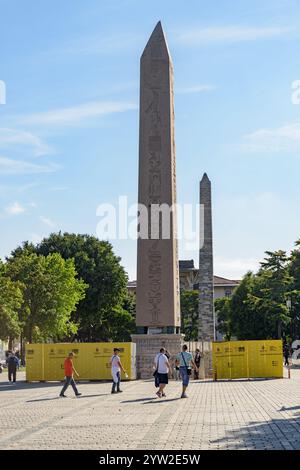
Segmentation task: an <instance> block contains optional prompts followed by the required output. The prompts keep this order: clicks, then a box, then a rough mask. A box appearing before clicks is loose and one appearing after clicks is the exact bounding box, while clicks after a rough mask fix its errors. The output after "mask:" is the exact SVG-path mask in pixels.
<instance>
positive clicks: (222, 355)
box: [212, 340, 283, 380]
mask: <svg viewBox="0 0 300 470" xmlns="http://www.w3.org/2000/svg"><path fill="white" fill-rule="evenodd" d="M212 351H213V371H214V377H215V378H216V380H218V379H238V378H250V377H251V378H259V377H262V378H268V377H277V378H282V377H283V360H282V341H281V340H263V341H262V340H259V341H228V342H214V343H213V349H212Z"/></svg>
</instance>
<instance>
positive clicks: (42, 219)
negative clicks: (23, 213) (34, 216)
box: [40, 216, 55, 228]
mask: <svg viewBox="0 0 300 470" xmlns="http://www.w3.org/2000/svg"><path fill="white" fill-rule="evenodd" d="M40 220H41V221H42V222H43V224H45V225H47V226H48V227H51V228H54V227H55V223H54V222H53V221H52V220H51V219H48V218H47V217H42V216H41V217H40Z"/></svg>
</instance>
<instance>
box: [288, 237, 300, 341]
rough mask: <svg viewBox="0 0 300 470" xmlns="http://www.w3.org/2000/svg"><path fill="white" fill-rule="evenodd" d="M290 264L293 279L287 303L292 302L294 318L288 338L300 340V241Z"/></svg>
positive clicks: (297, 242)
mask: <svg viewBox="0 0 300 470" xmlns="http://www.w3.org/2000/svg"><path fill="white" fill-rule="evenodd" d="M295 246H296V248H295V249H294V250H292V252H291V256H290V263H289V268H288V269H289V273H290V275H291V277H292V279H293V281H292V286H291V290H290V292H288V294H287V301H290V315H291V318H292V321H291V324H290V328H289V329H288V336H289V338H290V340H293V339H297V338H300V240H298V241H296V243H295Z"/></svg>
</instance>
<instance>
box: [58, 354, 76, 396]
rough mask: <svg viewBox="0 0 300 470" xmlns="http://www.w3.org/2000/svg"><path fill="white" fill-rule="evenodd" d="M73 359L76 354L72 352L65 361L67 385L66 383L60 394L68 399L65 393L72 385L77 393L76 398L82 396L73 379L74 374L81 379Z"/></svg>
mask: <svg viewBox="0 0 300 470" xmlns="http://www.w3.org/2000/svg"><path fill="white" fill-rule="evenodd" d="M73 357H74V353H73V352H70V353H69V356H68V357H67V358H66V359H65V363H64V366H65V383H64V386H63V388H62V391H61V392H60V395H59V396H60V397H64V398H66V395H65V391H66V390H67V388H68V386H69V385H72V388H73V390H74V393H75V395H76V397H79V396H80V395H81V393H79V392H78V390H77V387H76V383H75V380H74V379H73V374H74V372H75V374H76V375H77V377H79V374H78V372H77V371H76V369H75V367H74V364H73Z"/></svg>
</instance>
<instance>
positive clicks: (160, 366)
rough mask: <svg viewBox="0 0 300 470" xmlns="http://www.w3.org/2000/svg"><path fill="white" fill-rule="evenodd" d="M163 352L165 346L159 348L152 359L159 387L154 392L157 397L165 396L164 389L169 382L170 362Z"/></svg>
mask: <svg viewBox="0 0 300 470" xmlns="http://www.w3.org/2000/svg"><path fill="white" fill-rule="evenodd" d="M165 352H166V350H165V348H160V351H159V354H157V355H156V356H155V359H154V368H155V372H154V377H155V382H156V383H157V385H158V387H159V388H158V391H157V392H156V395H157V396H158V398H161V397H166V394H165V392H164V390H165V388H166V385H168V383H169V370H170V363H169V360H168V358H167V356H166V354H165Z"/></svg>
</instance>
